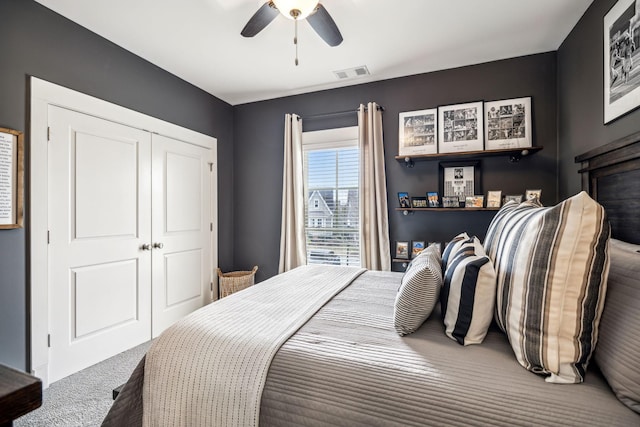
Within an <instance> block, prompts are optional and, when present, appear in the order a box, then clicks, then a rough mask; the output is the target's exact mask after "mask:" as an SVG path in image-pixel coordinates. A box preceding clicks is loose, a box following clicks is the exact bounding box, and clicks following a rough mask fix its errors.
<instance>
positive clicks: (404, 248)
mask: <svg viewBox="0 0 640 427" xmlns="http://www.w3.org/2000/svg"><path fill="white" fill-rule="evenodd" d="M396 258H398V259H409V242H407V241H399V242H396Z"/></svg>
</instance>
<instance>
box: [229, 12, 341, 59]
mask: <svg viewBox="0 0 640 427" xmlns="http://www.w3.org/2000/svg"><path fill="white" fill-rule="evenodd" d="M278 13H281V14H282V15H283V16H285V17H286V18H288V19H293V20H294V21H295V37H294V39H293V43H294V44H295V45H296V65H298V54H297V50H298V21H299V20H302V19H306V20H307V21H309V24H310V25H311V28H313V29H314V31H315V32H316V33H318V35H319V36H320V37H321V38H322V40H324V41H325V42H326V43H327V44H328V45H329V46H338V45H339V44H340V43H342V34H340V30H339V29H338V26H337V25H336V23H335V22H334V20H333V18H332V17H331V15H329V12H327V9H325V7H324V6H323V5H322V4H320V3H319V2H318V0H269V1H267V2H266V3H264V4H263V5H262V6H261V7H260V9H258V11H257V12H256V13H254V14H253V16H252V17H251V19H249V22H247V25H245V26H244V28H243V29H242V31H241V32H240V34H242V35H243V36H244V37H253V36H255V35H256V34H258V33H259V32H260V31H262V30H263V29H264V28H265V27H266V26H267V25H269V24H270V23H271V21H273V20H274V19H275V18H276V16H278Z"/></svg>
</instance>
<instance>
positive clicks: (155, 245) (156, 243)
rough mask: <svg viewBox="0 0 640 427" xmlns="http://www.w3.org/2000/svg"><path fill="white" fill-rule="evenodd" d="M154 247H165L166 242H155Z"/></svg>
mask: <svg viewBox="0 0 640 427" xmlns="http://www.w3.org/2000/svg"><path fill="white" fill-rule="evenodd" d="M153 248H154V249H162V248H164V244H163V243H161V242H155V243H154V244H153Z"/></svg>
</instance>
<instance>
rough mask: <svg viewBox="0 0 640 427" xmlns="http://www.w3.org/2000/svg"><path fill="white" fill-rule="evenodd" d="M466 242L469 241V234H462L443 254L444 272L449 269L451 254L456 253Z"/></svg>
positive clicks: (449, 244) (450, 243)
mask: <svg viewBox="0 0 640 427" xmlns="http://www.w3.org/2000/svg"><path fill="white" fill-rule="evenodd" d="M465 240H469V235H468V234H467V233H460V234H458V235H457V236H456V237H454V238H453V240H451V241H450V242H449V243H448V244H447V246H446V247H445V248H444V251H443V252H442V271H444V270H446V269H447V264H448V263H449V258H451V253H452V252H456V251H457V250H458V248H459V247H460V245H462V243H463V242H464V241H465Z"/></svg>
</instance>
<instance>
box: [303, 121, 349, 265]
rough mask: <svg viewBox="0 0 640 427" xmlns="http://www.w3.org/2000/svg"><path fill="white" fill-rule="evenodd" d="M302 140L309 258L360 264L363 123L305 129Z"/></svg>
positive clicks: (329, 262)
mask: <svg viewBox="0 0 640 427" xmlns="http://www.w3.org/2000/svg"><path fill="white" fill-rule="evenodd" d="M302 141H303V153H304V188H305V219H306V220H305V224H307V227H306V230H305V233H306V240H307V263H308V264H334V265H351V266H360V189H359V185H358V179H359V156H358V128H357V127H350V128H340V129H330V130H324V131H315V132H305V133H303V137H302ZM310 207H311V209H310Z"/></svg>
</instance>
